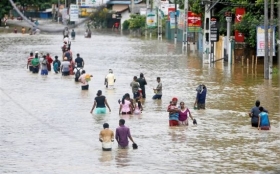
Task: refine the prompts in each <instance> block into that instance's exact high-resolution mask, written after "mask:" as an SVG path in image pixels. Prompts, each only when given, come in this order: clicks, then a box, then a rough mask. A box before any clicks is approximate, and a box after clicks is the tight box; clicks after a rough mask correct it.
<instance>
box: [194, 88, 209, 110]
mask: <svg viewBox="0 0 280 174" xmlns="http://www.w3.org/2000/svg"><path fill="white" fill-rule="evenodd" d="M206 94H207V88H206V86H205V85H203V84H202V85H199V86H198V87H197V88H196V99H195V102H194V108H196V109H205V103H206V102H205V101H206Z"/></svg>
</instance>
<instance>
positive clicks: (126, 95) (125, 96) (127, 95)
mask: <svg viewBox="0 0 280 174" xmlns="http://www.w3.org/2000/svg"><path fill="white" fill-rule="evenodd" d="M127 97H129V94H128V93H126V94H124V96H123V98H122V104H124V100H125V98H127Z"/></svg>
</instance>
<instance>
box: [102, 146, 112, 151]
mask: <svg viewBox="0 0 280 174" xmlns="http://www.w3.org/2000/svg"><path fill="white" fill-rule="evenodd" d="M102 150H103V151H112V148H104V147H102Z"/></svg>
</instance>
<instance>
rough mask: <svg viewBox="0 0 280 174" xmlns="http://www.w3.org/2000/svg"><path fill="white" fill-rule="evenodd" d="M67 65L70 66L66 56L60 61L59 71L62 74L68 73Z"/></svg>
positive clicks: (66, 74) (67, 74)
mask: <svg viewBox="0 0 280 174" xmlns="http://www.w3.org/2000/svg"><path fill="white" fill-rule="evenodd" d="M69 66H70V62H69V61H68V59H67V57H64V59H63V61H62V63H61V73H62V75H63V76H69V75H70V71H69Z"/></svg>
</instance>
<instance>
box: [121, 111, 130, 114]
mask: <svg viewBox="0 0 280 174" xmlns="http://www.w3.org/2000/svg"><path fill="white" fill-rule="evenodd" d="M127 114H131V112H130V111H129V112H122V115H127Z"/></svg>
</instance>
